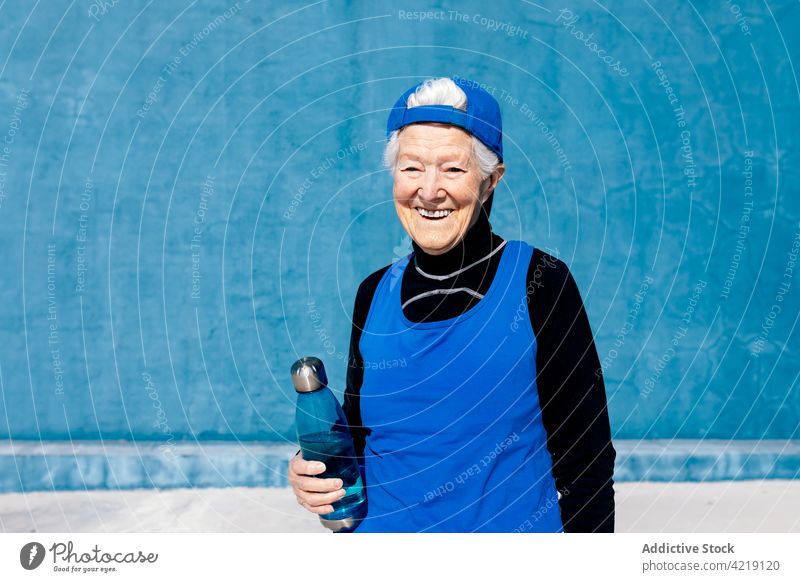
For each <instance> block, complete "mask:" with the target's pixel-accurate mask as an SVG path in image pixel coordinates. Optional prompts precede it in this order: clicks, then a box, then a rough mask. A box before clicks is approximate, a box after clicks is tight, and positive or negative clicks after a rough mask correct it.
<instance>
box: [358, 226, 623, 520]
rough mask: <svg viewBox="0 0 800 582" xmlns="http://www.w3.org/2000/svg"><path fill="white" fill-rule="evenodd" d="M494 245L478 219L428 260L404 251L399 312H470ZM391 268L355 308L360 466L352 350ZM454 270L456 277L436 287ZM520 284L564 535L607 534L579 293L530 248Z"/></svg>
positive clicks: (592, 353)
mask: <svg viewBox="0 0 800 582" xmlns="http://www.w3.org/2000/svg"><path fill="white" fill-rule="evenodd" d="M502 243H503V239H502V238H501V237H500V236H498V235H497V234H496V233H494V232H492V229H491V225H490V223H489V220H488V217H487V216H486V214H485V213H481V214H480V216H479V218H478V220H477V222H476V223H475V224H474V225H473V226H472V228H470V230H469V231H468V232H467V234H466V236H465V237H464V239H463V240H462V241H461V243H460V244H459V245H457V246H456V247H455V248H453V249H451V250H450V251H448V252H446V253H444V254H442V255H429V254H427V253H425V252H424V251H423V250H422V249H421V248H420V247H419V246H417V245H416V243H412V246H413V249H414V259H415V261H414V262H412V263H411V264H409V268H407V269H406V270H405V273H404V275H403V280H402V287H401V292H400V293H401V299H402V303H403V305H404V307H403V313H404V314H405V315H406V317H408V319H410V320H411V321H413V322H422V321H440V320H443V319H448V318H452V317H457V316H458V315H460V314H462V313H464V312H465V311H467V310H468V309H470V308H471V307H473V306H474V305H475V304H477V302H478V301H480V298H481V296H482V295H484V294H485V293H486V291H487V290H488V289H489V287H490V285H491V283H492V279H493V278H494V275H495V273H496V272H497V267H498V264H499V262H500V257H501V255H502V250H503V249H499V250H498V247H500V246H501V245H502ZM492 251H496V252H494V253H493V254H492ZM487 256H488V258H486V259H485V260H481V259H484V258H485V257H487ZM414 265H415V266H414ZM389 266H390V265H387V266H385V267H383V268H381V269H379V270H378V271H376V272H374V273H372V274H371V275H369V276H368V277H367V278H366V279H364V281H363V282H362V283H361V285H360V286H359V288H358V292H357V294H356V299H355V305H354V307H353V327H352V333H351V339H350V355H349V362H348V369H347V386H346V389H345V394H344V411H345V414H346V416H347V420H348V423H349V424H350V430H351V433H352V435H353V439H354V442H355V447H356V455H357V456H359V457H360V456H362V455H363V451H364V446H365V439H366V434H367V432H368V431H369V428H368V427H364V426H362V421H361V413H360V403H359V393H360V390H361V385H362V383H363V379H364V367H363V359H362V357H361V354H360V351H359V341H360V339H361V332H362V330H363V328H364V325H365V323H366V320H367V315H368V313H369V309H370V305H371V304H372V298H373V296H374V294H375V290H376V288H377V286H378V283H379V282H380V280H381V277H382V276H383V274H384V273H385V272H386V270H387V269H388V268H389ZM456 271H461V272H460V273H458V274H457V275H455V276H452V277H447V278H441V277H443V276H444V275H448V274H452V273H454V272H456ZM437 276H438V277H439V278H436V277H437ZM527 281H528V283H527V298H528V311H529V314H530V325H531V327H532V329H533V332H534V335H535V337H536V343H537V349H536V370H537V378H536V385H537V388H538V391H539V400H540V406H541V410H542V422H543V423H544V427H545V430H546V431H547V448H548V450H549V452H550V455H551V458H552V461H553V476H554V478H555V482H556V488H557V489H558V491H559V493H560V494H561V496H560V499H559V506H560V510H561V520H562V523H563V526H564V531H565V532H613V531H614V489H613V471H614V460H615V457H616V453H615V451H614V447H613V445H612V442H611V430H610V425H609V420H608V410H607V406H606V394H605V386H604V383H603V375H602V369H601V367H600V362H599V359H598V356H597V350H596V348H595V344H594V338H593V335H592V330H591V327H590V324H589V319H588V317H587V315H586V311H585V309H584V306H583V301H582V299H581V295H580V291H579V290H578V287H577V285H576V283H575V280H574V279H573V277H572V274H571V273H570V271H569V269H568V267H567V265H566V264H564V263H563V262H562V261H560V260H559V259H557V258H555V257H553V256H552V255H550V254H548V253H545V252H543V251H541V250H539V249H538V248H535V249H534V252H533V256H532V258H531V262H530V265H529V266H528V275H527ZM455 289H469V290H471V291H472V292H469V291H464V290H462V291H455V292H454V291H453V290H455ZM442 291H449V292H442ZM520 323H521V324H522V322H520Z"/></svg>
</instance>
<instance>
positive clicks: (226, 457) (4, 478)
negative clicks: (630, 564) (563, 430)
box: [0, 440, 800, 493]
mask: <svg viewBox="0 0 800 582" xmlns="http://www.w3.org/2000/svg"><path fill="white" fill-rule="evenodd" d="M614 446H615V448H616V450H617V466H616V472H615V481H616V482H625V481H662V482H669V481H723V480H745V479H796V478H798V477H800V441H796V440H795V441H722V440H702V441H700V440H697V441H687V440H681V441H669V440H652V441H632V440H617V441H614ZM296 451H297V447H296V445H292V444H267V443H231V442H201V443H180V444H179V443H176V444H174V445H171V446H169V447H165V446H164V445H163V443H153V442H136V443H132V442H119V441H115V442H75V443H74V444H71V443H69V442H62V441H47V442H43V443H42V442H36V441H13V442H12V441H7V440H6V441H0V492H2V493H9V492H28V491H54V490H55V491H79V490H84V489H90V490H91V489H111V490H116V489H121V490H124V489H141V488H159V489H174V488H207V487H285V486H286V485H288V483H287V481H286V471H287V468H288V462H289V459H290V458H291V457H292V456H293V455H294V454H295V452H296Z"/></svg>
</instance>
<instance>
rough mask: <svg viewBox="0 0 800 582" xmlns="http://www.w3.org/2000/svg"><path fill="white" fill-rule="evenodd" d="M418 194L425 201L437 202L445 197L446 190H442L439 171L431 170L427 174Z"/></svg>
mask: <svg viewBox="0 0 800 582" xmlns="http://www.w3.org/2000/svg"><path fill="white" fill-rule="evenodd" d="M418 194H419V196H420V198H422V199H423V200H436V199H438V198H442V197H443V196H444V189H442V188H441V180H440V174H439V171H438V170H436V169H431V170H428V171H426V172H425V177H424V178H423V183H422V186H421V187H420V189H419V191H418Z"/></svg>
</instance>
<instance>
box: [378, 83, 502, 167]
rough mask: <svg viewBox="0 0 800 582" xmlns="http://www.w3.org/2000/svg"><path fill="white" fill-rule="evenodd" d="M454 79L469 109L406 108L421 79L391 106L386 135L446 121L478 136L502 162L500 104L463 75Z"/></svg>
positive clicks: (429, 106) (444, 107)
mask: <svg viewBox="0 0 800 582" xmlns="http://www.w3.org/2000/svg"><path fill="white" fill-rule="evenodd" d="M451 79H452V81H453V82H454V83H455V84H456V85H458V86H459V87H460V88H461V89H462V90H463V91H464V93H465V94H466V95H467V110H466V111H464V110H462V109H456V108H455V107H451V106H450V105H420V106H418V107H407V106H406V103H407V102H408V97H409V96H410V95H411V94H412V93H413V92H414V91H416V90H417V88H418V87H420V86H421V85H422V84H423V83H424V81H422V82H420V83H417V84H416V85H414V86H413V87H411V88H410V89H408V90H407V91H406V92H405V93H403V94H402V95H401V96H400V98H399V99H398V100H397V102H396V103H395V104H394V107H392V110H391V112H390V113H389V121H388V123H387V124H386V138H387V139H389V138H390V137H391V135H392V132H393V131H395V130H398V129H400V128H401V127H405V126H406V125H410V124H412V123H424V122H431V123H447V124H450V125H456V126H458V127H460V128H462V129H465V130H466V131H468V132H469V133H471V134H472V135H474V136H475V137H477V138H478V139H479V140H480V141H481V142H482V143H483V144H484V145H485V146H486V147H488V148H489V149H490V150H492V151H493V152H494V153H495V154H497V157H498V158H500V161H501V162H502V161H503V122H502V120H501V119H500V104H499V103H497V101H496V100H495V98H494V97H492V95H491V94H490V93H489V92H488V91H486V90H484V89H482V88H481V87H480V85H479V84H478V83H476V82H475V81H470V80H468V79H464V78H463V77H451Z"/></svg>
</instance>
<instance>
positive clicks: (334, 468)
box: [292, 357, 367, 532]
mask: <svg viewBox="0 0 800 582" xmlns="http://www.w3.org/2000/svg"><path fill="white" fill-rule="evenodd" d="M292 382H294V388H295V390H296V391H297V410H296V424H297V440H298V441H299V443H300V448H301V449H302V451H303V458H304V459H305V460H306V461H321V462H323V463H325V472H324V473H322V474H320V475H316V477H320V478H323V479H325V478H329V477H332V478H336V477H338V478H339V479H341V480H342V487H343V488H344V490H345V495H344V497H342V498H341V499H339V501H337V502H335V503H334V504H333V512H332V513H327V514H324V515H320V516H319V520H320V521H321V522H322V525H324V526H325V527H327V528H328V529H329V530H331V531H333V532H350V531H353V530H354V529H355V528H356V527H357V526H358V524H359V523H360V522H361V520H362V519H363V518H364V517H365V516H366V514H367V498H366V496H365V494H364V484H363V483H362V481H361V473H360V471H359V469H358V462H357V460H356V456H355V449H354V447H353V439H352V437H351V436H350V428H349V427H348V425H347V419H346V417H345V415H344V411H343V410H342V407H341V406H339V402H338V401H337V400H336V397H335V396H334V395H333V392H331V391H330V389H329V388H328V377H327V375H326V374H325V367H324V366H323V365H322V361H321V360H320V359H319V358H313V357H312V358H300V359H299V360H297V361H296V362H295V363H294V365H292Z"/></svg>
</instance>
